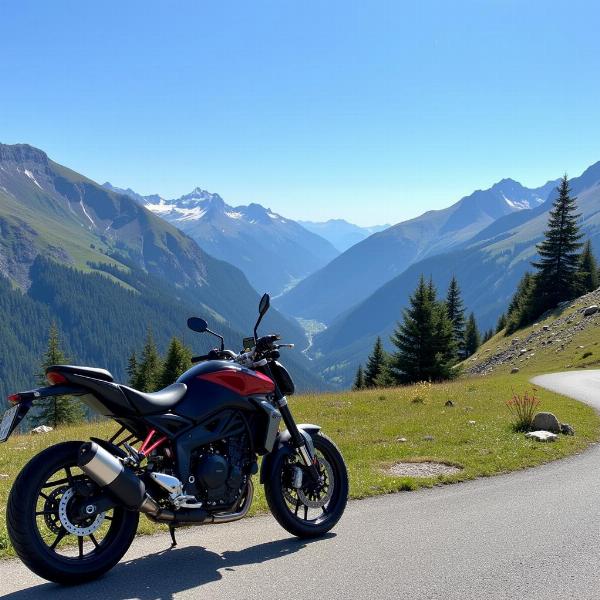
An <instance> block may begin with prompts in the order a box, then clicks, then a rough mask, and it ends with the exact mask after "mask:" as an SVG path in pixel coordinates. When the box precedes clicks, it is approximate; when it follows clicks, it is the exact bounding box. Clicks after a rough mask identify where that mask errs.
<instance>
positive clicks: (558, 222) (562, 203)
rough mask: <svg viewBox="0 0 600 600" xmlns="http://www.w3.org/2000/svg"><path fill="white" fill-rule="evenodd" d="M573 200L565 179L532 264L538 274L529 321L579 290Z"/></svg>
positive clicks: (580, 236)
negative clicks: (536, 257) (535, 260)
mask: <svg viewBox="0 0 600 600" xmlns="http://www.w3.org/2000/svg"><path fill="white" fill-rule="evenodd" d="M576 210H577V205H576V198H572V197H571V190H570V188H569V180H568V179H567V176H566V175H565V176H564V177H563V178H562V180H561V182H560V185H559V187H558V198H557V199H556V201H555V202H554V205H553V207H552V210H551V211H550V218H549V219H548V229H547V230H546V232H545V238H544V240H543V241H542V242H541V243H540V244H538V246H537V251H538V254H539V255H540V259H539V260H538V261H537V262H534V263H533V266H534V267H535V268H536V269H537V270H538V271H537V273H536V275H535V291H534V295H533V297H532V299H533V303H534V304H533V309H534V310H533V314H532V318H536V317H538V316H539V315H541V314H542V313H544V312H545V311H547V310H548V309H552V308H554V307H556V306H557V305H558V304H559V303H560V302H563V301H565V300H571V299H573V298H575V297H576V296H577V292H578V290H579V276H578V271H579V253H578V251H579V249H580V248H581V246H582V244H581V243H580V242H579V240H580V239H581V238H582V237H583V234H582V233H580V231H579V225H578V224H577V220H578V219H579V217H580V215H579V214H577V213H576Z"/></svg>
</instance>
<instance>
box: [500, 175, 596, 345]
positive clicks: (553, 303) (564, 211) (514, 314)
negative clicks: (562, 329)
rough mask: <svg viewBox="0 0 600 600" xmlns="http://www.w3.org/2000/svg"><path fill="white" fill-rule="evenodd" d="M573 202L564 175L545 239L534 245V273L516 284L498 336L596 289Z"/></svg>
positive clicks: (591, 259) (590, 258)
mask: <svg viewBox="0 0 600 600" xmlns="http://www.w3.org/2000/svg"><path fill="white" fill-rule="evenodd" d="M576 201H577V198H575V197H573V196H571V189H570V186H569V180H568V178H567V176H566V175H565V176H564V177H563V178H562V179H561V182H560V185H559V187H558V197H557V198H556V200H555V201H554V204H553V206H552V210H551V211H550V215H549V218H548V226H547V229H546V231H545V233H544V239H543V240H542V242H541V243H539V244H538V245H537V253H538V255H539V259H538V260H536V261H534V262H532V263H531V265H532V266H533V267H534V269H535V271H534V272H526V273H525V274H524V275H523V277H522V278H521V280H520V281H519V284H518V286H517V289H516V291H515V294H514V295H513V297H512V299H511V301H510V304H509V305H508V308H507V310H506V312H505V313H504V314H503V315H501V316H500V318H499V319H498V324H497V327H496V330H497V331H498V332H500V331H502V330H503V329H504V330H506V334H507V335H510V334H511V333H513V332H514V331H516V330H517V329H520V328H521V327H525V326H526V325H529V324H531V323H533V322H534V321H535V320H536V319H538V318H540V317H541V316H542V315H543V314H544V313H546V312H547V311H549V310H552V309H554V308H556V307H557V306H558V305H559V304H561V303H562V302H569V301H571V300H574V299H575V298H577V297H579V296H581V295H583V294H586V293H588V292H592V291H594V290H595V289H597V288H598V285H599V281H600V272H599V271H598V263H597V261H596V258H595V256H594V253H593V251H592V244H591V241H590V240H587V241H586V242H583V241H582V239H583V233H582V232H581V228H580V226H579V219H580V216H581V215H580V214H579V213H578V212H577V202H576Z"/></svg>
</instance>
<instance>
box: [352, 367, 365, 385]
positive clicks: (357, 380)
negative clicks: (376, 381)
mask: <svg viewBox="0 0 600 600" xmlns="http://www.w3.org/2000/svg"><path fill="white" fill-rule="evenodd" d="M364 387H365V377H364V374H363V368H362V365H358V369H357V370H356V376H355V377H354V385H353V386H352V389H353V390H362V389H363V388H364Z"/></svg>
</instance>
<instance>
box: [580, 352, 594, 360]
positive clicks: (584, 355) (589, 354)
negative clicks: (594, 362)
mask: <svg viewBox="0 0 600 600" xmlns="http://www.w3.org/2000/svg"><path fill="white" fill-rule="evenodd" d="M593 354H594V353H593V352H584V353H583V356H582V357H581V358H582V359H584V358H587V357H588V356H592V355H593Z"/></svg>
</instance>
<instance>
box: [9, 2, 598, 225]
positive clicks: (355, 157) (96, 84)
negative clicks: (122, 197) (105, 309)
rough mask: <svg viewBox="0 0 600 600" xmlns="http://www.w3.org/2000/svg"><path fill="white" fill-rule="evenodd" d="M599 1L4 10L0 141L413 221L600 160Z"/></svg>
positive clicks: (171, 182)
mask: <svg viewBox="0 0 600 600" xmlns="http://www.w3.org/2000/svg"><path fill="white" fill-rule="evenodd" d="M599 27H600V4H599V3H597V2H595V1H592V0H590V1H589V2H577V1H573V0H571V1H569V2H552V1H551V0H546V1H544V2H537V1H531V0H530V1H527V2H522V1H503V2H500V1H493V0H489V1H486V0H478V1H459V0H457V1H456V2H448V1H441V2H431V1H426V0H419V1H418V2H400V1H395V2H377V1H372V0H371V1H369V2H364V1H363V2H352V1H350V0H346V1H344V2H338V1H322V0H321V1H316V2H313V1H310V0H305V1H304V2H298V1H296V2H292V1H286V0H276V1H272V2H267V1H261V0H253V1H252V2H248V1H244V2H211V3H209V2H204V1H200V0H197V1H194V2H183V1H178V2H165V1H161V2H158V1H152V0H144V1H137V0H128V1H127V2H123V1H122V0H121V1H119V2H111V1H108V0H104V1H103V2H81V1H76V2H75V1H74V2H65V1H60V0H53V1H52V2H43V1H42V0H39V1H37V2H31V1H28V0H22V1H20V2H8V1H6V2H2V3H0V57H1V58H0V141H2V142H5V143H15V142H27V143H30V144H33V145H35V146H38V147H40V148H42V149H44V150H46V151H47V152H48V154H49V155H50V156H51V157H52V158H53V159H54V160H56V161H58V162H60V163H62V164H65V165H67V166H70V167H71V168H73V169H75V170H77V171H80V172H82V173H84V174H86V175H88V176H89V177H91V178H93V179H95V180H97V181H99V182H103V181H105V180H110V181H111V182H112V183H113V184H115V185H119V186H130V187H132V188H134V189H135V190H137V191H139V192H141V193H144V194H147V193H154V192H158V193H160V194H162V195H164V196H167V197H175V196H179V195H181V194H183V193H187V192H188V191H190V190H191V189H192V188H193V187H195V186H197V185H198V186H201V187H203V188H205V189H208V190H210V191H214V192H218V193H220V194H221V195H222V196H223V197H224V199H225V200H226V201H227V202H229V203H230V204H245V203H248V202H260V203H262V204H264V205H266V206H269V207H271V208H272V209H273V210H275V211H277V212H280V213H282V214H284V215H285V216H289V217H292V218H310V219H315V220H322V219H326V218H331V217H343V218H346V219H349V220H351V221H354V222H358V223H361V224H365V225H368V224H374V223H380V222H397V221H400V220H403V219H406V218H409V217H412V216H415V215H417V214H419V213H421V212H423V211H425V210H427V209H431V208H441V207H444V206H447V205H449V204H450V203H452V202H454V201H455V200H457V199H458V198H460V197H461V196H463V195H466V194H468V193H470V192H472V191H473V190H474V189H477V188H484V187H488V186H490V185H491V184H492V183H494V182H495V181H497V180H499V179H501V178H503V177H513V178H515V179H518V180H520V181H521V182H523V183H524V184H526V185H531V186H534V185H540V184H542V183H544V182H545V181H546V180H547V179H550V178H555V177H558V176H560V175H561V174H562V173H563V172H565V171H567V172H569V173H570V174H572V175H578V174H579V173H580V172H581V171H582V170H583V169H584V168H585V167H586V166H588V165H589V164H591V163H593V162H595V161H597V160H600V118H599V117H600V114H599V113H600V110H599V108H600V68H599V64H600V60H599V57H600V35H599V34H598V32H599V30H600V29H599Z"/></svg>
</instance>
